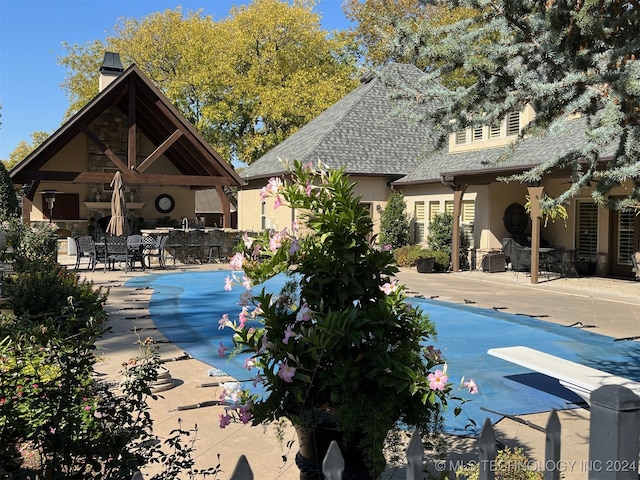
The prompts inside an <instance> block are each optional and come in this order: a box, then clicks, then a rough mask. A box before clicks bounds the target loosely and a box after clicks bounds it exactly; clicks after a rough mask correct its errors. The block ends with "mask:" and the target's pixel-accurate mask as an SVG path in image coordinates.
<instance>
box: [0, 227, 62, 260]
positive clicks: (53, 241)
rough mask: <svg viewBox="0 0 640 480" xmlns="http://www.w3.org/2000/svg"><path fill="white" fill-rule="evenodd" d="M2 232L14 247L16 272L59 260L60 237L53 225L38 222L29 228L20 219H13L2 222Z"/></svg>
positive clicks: (13, 256)
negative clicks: (40, 263)
mask: <svg viewBox="0 0 640 480" xmlns="http://www.w3.org/2000/svg"><path fill="white" fill-rule="evenodd" d="M2 230H3V231H4V232H5V234H6V237H7V245H9V246H11V247H13V253H12V259H13V261H14V264H13V266H14V269H15V271H17V272H19V271H22V270H23V269H25V268H29V267H30V266H31V265H32V264H33V263H39V262H41V261H43V260H45V261H46V260H52V261H55V260H56V259H57V254H58V236H57V235H56V234H55V230H54V227H53V226H52V225H49V224H48V223H44V222H36V223H34V224H33V225H32V226H28V225H25V224H24V223H22V221H21V220H20V219H19V218H11V219H8V220H5V221H4V222H2Z"/></svg>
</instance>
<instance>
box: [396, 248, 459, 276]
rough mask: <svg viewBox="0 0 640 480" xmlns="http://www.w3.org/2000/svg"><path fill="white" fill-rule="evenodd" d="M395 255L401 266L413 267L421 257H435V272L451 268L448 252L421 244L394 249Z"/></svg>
mask: <svg viewBox="0 0 640 480" xmlns="http://www.w3.org/2000/svg"><path fill="white" fill-rule="evenodd" d="M393 256H394V258H395V259H396V263H397V264H398V266H399V267H413V266H415V264H416V260H418V259H419V258H434V259H435V265H434V267H433V270H434V271H435V272H446V271H447V270H449V261H450V257H449V254H448V253H447V252H440V251H436V250H429V249H427V248H423V247H421V246H420V245H406V246H404V247H400V248H396V249H394V250H393Z"/></svg>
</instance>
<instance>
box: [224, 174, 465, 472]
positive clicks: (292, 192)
mask: <svg viewBox="0 0 640 480" xmlns="http://www.w3.org/2000/svg"><path fill="white" fill-rule="evenodd" d="M353 190H354V184H352V183H349V181H348V177H347V176H345V175H344V174H343V172H342V171H341V170H331V169H328V168H325V167H324V166H323V165H321V164H320V165H309V164H304V165H303V164H301V163H300V162H295V163H294V164H293V166H292V168H290V171H289V175H288V176H287V180H281V179H275V178H274V179H271V180H270V181H269V183H268V185H267V186H266V187H265V188H264V189H263V190H262V192H261V195H262V196H263V199H266V198H267V197H271V198H273V199H275V202H274V205H275V207H276V208H280V207H281V206H283V205H287V206H288V207H290V208H292V209H294V211H295V212H296V215H297V221H298V223H296V224H295V225H294V226H292V227H291V228H285V229H283V230H280V231H266V232H263V234H262V235H259V236H257V237H249V236H248V235H245V236H244V237H243V242H242V247H243V248H242V251H241V252H238V253H237V254H236V255H235V256H234V258H233V261H232V268H233V270H234V273H233V274H231V275H229V277H228V278H227V281H226V285H225V288H226V289H227V290H229V289H232V288H235V287H240V288H241V289H242V294H241V302H240V303H241V304H244V306H243V309H242V312H241V313H240V314H239V315H238V317H237V318H231V317H230V316H229V315H225V316H223V317H222V319H221V320H220V328H231V329H233V331H234V337H233V338H234V343H235V351H234V352H225V351H224V350H223V351H222V352H221V353H223V354H227V353H230V354H234V353H236V354H237V353H242V354H244V355H245V356H246V358H248V360H247V362H246V366H247V369H248V370H249V372H250V374H251V375H253V376H255V379H254V382H255V383H256V384H260V385H261V386H262V388H263V392H264V393H263V394H255V393H251V391H250V389H245V390H242V391H237V390H236V391H233V389H237V388H238V387H237V386H234V387H233V388H232V389H231V390H230V391H225V393H224V396H225V398H226V399H227V400H229V396H231V398H232V401H230V402H229V401H227V402H225V403H226V404H227V405H228V408H227V410H226V412H225V413H223V414H222V415H221V416H220V423H221V426H223V427H224V426H226V425H227V424H228V423H229V422H231V421H234V420H236V421H242V422H245V423H248V422H251V423H253V424H254V425H255V424H261V423H267V422H272V421H278V420H280V419H282V418H287V419H289V420H290V421H291V422H292V423H293V425H294V426H297V427H306V428H308V427H310V426H313V425H315V424H320V423H327V422H331V423H332V424H333V425H335V426H336V428H338V429H339V430H340V431H341V432H343V434H344V435H345V437H346V438H351V439H355V440H357V441H358V442H359V443H360V447H361V449H362V451H363V452H368V453H367V462H368V465H369V467H370V468H371V471H372V472H374V473H375V474H379V473H380V472H381V471H383V470H384V465H385V460H384V456H383V455H382V451H383V448H382V447H383V446H384V444H385V443H384V442H385V438H386V437H387V434H388V432H390V431H392V430H394V428H396V427H398V426H400V425H405V426H411V427H419V428H420V429H421V430H422V432H423V434H424V436H425V438H428V437H429V436H430V434H435V433H437V431H438V429H439V428H440V426H441V424H440V421H441V412H442V409H443V408H446V406H447V404H448V402H449V401H450V400H452V399H454V398H455V399H457V397H454V396H453V394H452V383H451V382H449V381H448V379H449V374H448V372H447V367H446V364H445V363H444V360H443V359H442V358H441V355H440V352H439V351H438V350H437V349H435V348H434V347H433V346H430V339H431V338H433V336H434V335H435V330H434V326H433V324H432V322H431V321H430V320H429V318H428V316H427V315H426V314H424V313H423V312H422V311H421V310H420V309H419V308H416V307H413V306H412V305H411V304H409V303H408V302H407V297H406V294H405V292H404V286H402V285H400V284H398V282H397V280H396V279H395V277H394V274H395V273H396V272H397V267H396V265H395V263H394V259H393V254H392V252H391V251H389V249H384V248H382V249H381V248H378V247H376V245H375V243H374V242H375V239H374V240H370V238H371V233H372V227H373V225H372V220H371V218H370V216H369V212H368V210H367V209H366V208H365V207H363V206H362V204H361V203H360V198H359V197H357V196H355V195H354V192H353ZM277 274H284V275H286V276H287V277H288V280H287V281H286V282H285V284H284V287H283V288H282V290H281V291H280V292H277V293H274V292H267V291H266V290H265V289H264V288H263V289H261V290H260V291H259V292H253V291H252V287H254V286H255V285H258V284H261V283H263V282H264V281H266V280H268V279H269V278H271V277H273V276H275V275H277ZM463 382H464V381H463ZM464 386H466V387H467V388H468V389H469V391H470V392H472V393H474V392H475V391H476V390H477V387H476V386H475V383H473V381H472V380H468V381H466V383H465V384H464ZM460 400H461V399H460ZM461 401H462V400H461ZM456 403H457V405H456V414H457V413H458V412H459V409H460V406H459V405H460V402H456ZM432 438H433V437H432Z"/></svg>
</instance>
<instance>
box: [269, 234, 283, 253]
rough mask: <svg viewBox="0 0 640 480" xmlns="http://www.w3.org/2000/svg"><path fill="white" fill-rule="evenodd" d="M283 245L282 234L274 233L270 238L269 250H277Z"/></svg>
mask: <svg viewBox="0 0 640 480" xmlns="http://www.w3.org/2000/svg"><path fill="white" fill-rule="evenodd" d="M281 246H282V234H280V233H274V234H273V235H271V238H270V239H269V250H271V251H272V252H275V251H277V250H278V249H279V248H280V247H281Z"/></svg>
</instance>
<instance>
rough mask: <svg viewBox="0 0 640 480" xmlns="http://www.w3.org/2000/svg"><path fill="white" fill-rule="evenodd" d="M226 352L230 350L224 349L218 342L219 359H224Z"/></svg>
mask: <svg viewBox="0 0 640 480" xmlns="http://www.w3.org/2000/svg"><path fill="white" fill-rule="evenodd" d="M227 350H231V349H230V348H229V347H225V346H224V344H223V343H222V342H220V345H219V346H218V355H220V358H224V357H225V355H226V352H227Z"/></svg>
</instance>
